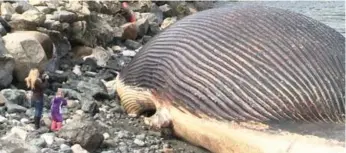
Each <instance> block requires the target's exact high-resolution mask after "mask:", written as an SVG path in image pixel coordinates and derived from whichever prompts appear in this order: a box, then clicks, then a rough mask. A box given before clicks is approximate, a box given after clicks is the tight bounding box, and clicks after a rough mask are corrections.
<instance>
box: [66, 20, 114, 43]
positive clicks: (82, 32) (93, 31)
mask: <svg viewBox="0 0 346 153" xmlns="http://www.w3.org/2000/svg"><path fill="white" fill-rule="evenodd" d="M114 36H115V33H114V28H113V27H111V26H110V25H109V24H108V23H107V21H106V20H104V19H103V18H101V17H99V16H98V15H97V14H92V15H90V16H89V17H88V19H87V21H77V22H74V23H73V24H72V39H71V41H73V42H76V43H81V44H83V45H85V46H89V47H95V46H98V45H101V46H103V45H106V44H107V43H109V42H111V41H112V40H113V38H114Z"/></svg>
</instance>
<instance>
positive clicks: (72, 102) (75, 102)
mask: <svg viewBox="0 0 346 153" xmlns="http://www.w3.org/2000/svg"><path fill="white" fill-rule="evenodd" d="M78 103H79V102H78V100H67V108H76V107H77V106H78Z"/></svg>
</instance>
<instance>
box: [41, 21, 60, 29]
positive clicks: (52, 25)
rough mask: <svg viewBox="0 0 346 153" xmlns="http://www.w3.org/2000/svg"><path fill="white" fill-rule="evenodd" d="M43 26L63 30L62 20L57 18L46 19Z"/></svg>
mask: <svg viewBox="0 0 346 153" xmlns="http://www.w3.org/2000/svg"><path fill="white" fill-rule="evenodd" d="M43 27H45V28H47V29H51V30H57V31H60V30H61V23H60V21H55V20H45V21H44V23H43Z"/></svg>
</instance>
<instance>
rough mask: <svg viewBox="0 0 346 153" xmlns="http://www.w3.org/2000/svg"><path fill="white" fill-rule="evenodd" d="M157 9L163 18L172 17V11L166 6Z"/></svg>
mask: <svg viewBox="0 0 346 153" xmlns="http://www.w3.org/2000/svg"><path fill="white" fill-rule="evenodd" d="M159 8H160V10H161V11H162V12H163V15H164V16H165V17H172V15H173V13H174V11H173V9H172V8H171V7H170V6H169V5H168V4H165V5H161V6H160V7H159Z"/></svg>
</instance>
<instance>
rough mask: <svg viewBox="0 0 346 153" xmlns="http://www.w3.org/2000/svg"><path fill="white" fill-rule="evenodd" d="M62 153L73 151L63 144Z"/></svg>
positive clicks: (61, 146)
mask: <svg viewBox="0 0 346 153" xmlns="http://www.w3.org/2000/svg"><path fill="white" fill-rule="evenodd" d="M59 152H60V153H72V149H71V147H70V146H68V145H66V144H61V145H60V151H59Z"/></svg>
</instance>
